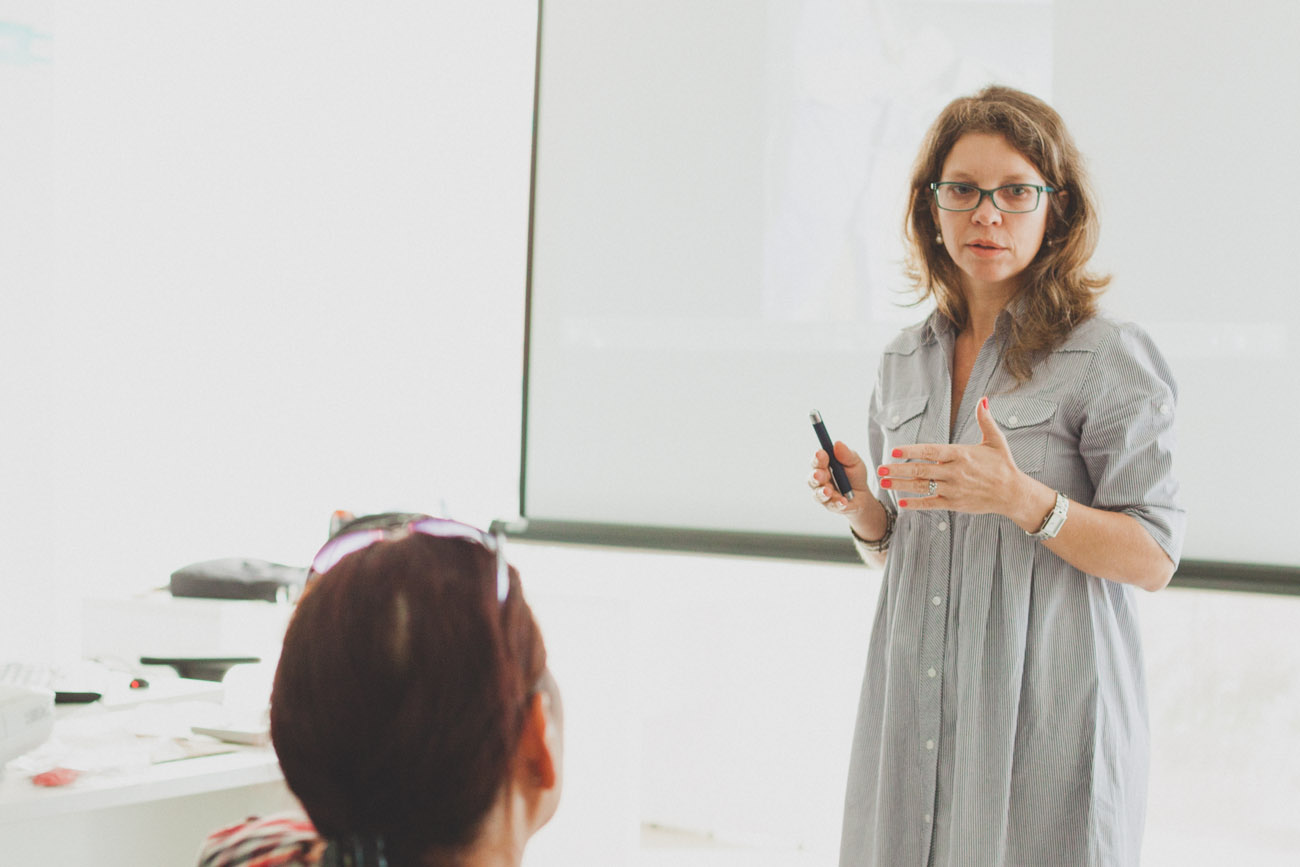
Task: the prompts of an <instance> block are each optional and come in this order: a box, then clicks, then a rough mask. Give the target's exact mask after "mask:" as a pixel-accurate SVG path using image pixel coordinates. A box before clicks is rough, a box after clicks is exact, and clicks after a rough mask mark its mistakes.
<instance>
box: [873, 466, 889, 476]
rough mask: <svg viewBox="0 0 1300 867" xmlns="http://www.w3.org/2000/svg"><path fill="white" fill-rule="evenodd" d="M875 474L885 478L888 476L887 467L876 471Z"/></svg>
mask: <svg viewBox="0 0 1300 867" xmlns="http://www.w3.org/2000/svg"><path fill="white" fill-rule="evenodd" d="M876 472H877V473H879V474H880V475H882V476H887V475H889V467H881V468H880V469H878V470H876Z"/></svg>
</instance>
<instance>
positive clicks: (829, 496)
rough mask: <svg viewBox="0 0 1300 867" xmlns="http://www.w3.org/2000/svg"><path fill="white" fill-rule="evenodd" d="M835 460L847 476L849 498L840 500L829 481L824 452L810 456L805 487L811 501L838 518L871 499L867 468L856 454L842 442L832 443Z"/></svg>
mask: <svg viewBox="0 0 1300 867" xmlns="http://www.w3.org/2000/svg"><path fill="white" fill-rule="evenodd" d="M835 457H836V459H837V460H838V461H839V462H840V464H841V465H842V466H843V467H844V474H845V475H847V476H848V477H849V485H851V486H852V488H853V499H852V500H849V499H846V498H845V497H844V495H843V494H841V493H840V492H839V491H838V490H836V488H835V483H834V482H833V481H831V461H830V456H829V455H827V454H826V451H825V449H818V450H817V451H816V453H815V454H814V455H813V462H812V467H813V471H812V475H810V476H809V477H808V487H810V488H812V492H813V499H814V500H816V501H817V502H818V503H821V504H822V505H823V506H825V507H826V509H827V510H828V511H831V512H838V513H839V514H841V515H852V514H853V513H854V512H858V511H861V509H862V507H863V506H864V505H865V504H867V503H868V502H869V501H871V500H874V499H875V498H874V497H873V496H872V495H871V489H870V488H869V487H868V481H867V479H868V474H867V465H866V463H865V462H864V461H863V460H862V458H861V457H859V456H858V453H857V452H855V451H854V450H853V449H851V448H849V447H848V446H846V445H845V444H844V443H842V442H836V443H835Z"/></svg>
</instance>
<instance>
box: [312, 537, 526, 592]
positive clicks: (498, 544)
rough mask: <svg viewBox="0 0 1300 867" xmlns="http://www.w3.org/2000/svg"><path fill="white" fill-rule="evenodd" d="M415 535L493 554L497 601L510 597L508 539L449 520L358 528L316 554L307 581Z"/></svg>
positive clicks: (331, 542)
mask: <svg viewBox="0 0 1300 867" xmlns="http://www.w3.org/2000/svg"><path fill="white" fill-rule="evenodd" d="M413 534H418V535H421V536H434V537H436V538H439V539H468V540H469V541H471V542H475V543H477V544H479V545H482V546H483V547H484V548H486V549H487V550H488V551H490V552H492V555H493V556H494V557H495V558H496V562H497V601H498V602H505V601H506V597H507V596H508V595H510V567H509V564H507V563H506V557H505V550H504V549H505V544H504V543H505V539H504V537H503V536H502V535H501V534H500V533H485V532H484V531H482V530H480V529H479V528H478V527H471V526H470V525H469V524H462V523H460V522H459V521H453V520H450V519H449V518H431V517H428V516H424V517H416V518H412V519H410V520H406V521H402V522H401V523H396V524H393V525H392V526H387V527H366V528H358V529H356V530H346V531H344V532H342V533H339V534H338V535H337V536H335V537H334V538H332V539H330V540H329V541H328V542H326V543H325V544H324V545H323V546H322V547H321V549H320V550H319V551H317V552H316V556H315V557H313V558H312V561H311V572H309V573H308V579H307V580H309V581H311V580H314V579H316V578H319V577H320V576H322V575H324V574H325V573H326V572H328V571H329V570H331V569H333V568H334V567H335V566H337V565H338V563H339V561H340V560H342V559H343V558H344V557H346V556H348V555H349V554H354V553H356V552H357V551H361V550H363V549H365V548H369V547H370V546H371V545H373V544H375V543H376V542H392V541H396V540H397V539H405V538H406V537H407V536H410V535H413Z"/></svg>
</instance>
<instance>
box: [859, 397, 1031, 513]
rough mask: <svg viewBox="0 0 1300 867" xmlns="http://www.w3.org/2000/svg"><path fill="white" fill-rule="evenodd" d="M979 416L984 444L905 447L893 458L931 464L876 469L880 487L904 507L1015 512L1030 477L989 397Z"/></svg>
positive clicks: (901, 465) (973, 511)
mask: <svg viewBox="0 0 1300 867" xmlns="http://www.w3.org/2000/svg"><path fill="white" fill-rule="evenodd" d="M975 416H976V419H977V420H978V422H979V426H980V431H981V432H982V433H983V435H984V437H983V441H982V442H981V443H980V444H979V445H973V446H972V445H942V444H934V443H921V444H917V445H914V446H901V447H899V448H896V449H894V452H893V455H892V457H894V458H896V459H904V460H908V459H910V460H912V461H928V462H929V463H893V464H886V465H884V466H882V467H878V468H877V469H876V472H877V474H878V475H879V476H880V485H881V487H883V488H886V489H888V490H891V491H895V492H897V494H898V497H899V502H898V505H899V508H902V509H942V510H952V511H956V512H969V513H971V514H985V513H990V512H992V513H995V514H1000V515H1008V516H1010V515H1011V513H1012V510H1013V509H1015V508H1016V506H1017V504H1018V503H1019V502H1020V501H1021V499H1023V496H1024V493H1023V489H1024V483H1025V482H1026V481H1027V480H1028V478H1029V477H1028V476H1026V475H1025V474H1024V473H1022V472H1020V470H1019V468H1017V467H1016V461H1015V459H1014V458H1013V457H1012V456H1011V448H1010V447H1009V446H1008V445H1007V438H1006V437H1005V436H1003V434H1002V430H1001V429H1000V428H999V427H998V424H997V422H996V421H994V419H993V413H991V412H990V411H989V399H988V398H987V397H985V398H982V399H981V400H980V402H979V407H978V408H977V409H976V411H975ZM931 481H933V482H934V488H933V494H931V485H930V483H931Z"/></svg>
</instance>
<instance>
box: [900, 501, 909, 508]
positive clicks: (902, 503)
mask: <svg viewBox="0 0 1300 867" xmlns="http://www.w3.org/2000/svg"><path fill="white" fill-rule="evenodd" d="M898 505H899V508H903V509H906V508H907V500H899V501H898Z"/></svg>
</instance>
